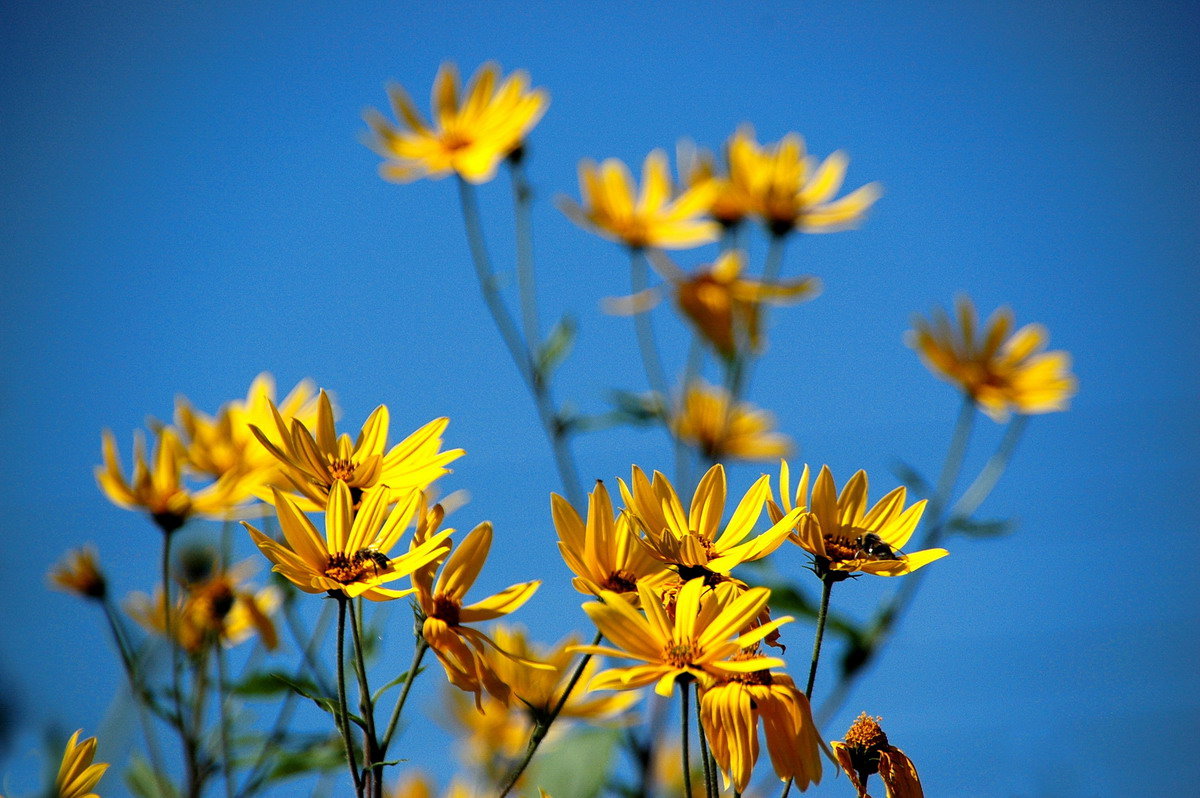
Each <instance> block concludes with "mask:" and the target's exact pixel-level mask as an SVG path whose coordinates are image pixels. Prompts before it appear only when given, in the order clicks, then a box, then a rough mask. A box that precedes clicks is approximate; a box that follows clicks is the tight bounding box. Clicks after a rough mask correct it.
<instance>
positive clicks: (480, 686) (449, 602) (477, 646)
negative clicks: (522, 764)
mask: <svg viewBox="0 0 1200 798" xmlns="http://www.w3.org/2000/svg"><path fill="white" fill-rule="evenodd" d="M438 520H440V519H438V518H434V519H432V520H431V523H430V525H429V526H427V527H426V529H424V530H422V529H420V528H419V529H418V532H417V534H416V535H415V536H414V538H413V544H414V545H416V544H417V543H419V542H420V541H421V540H422V539H423V537H424V536H425V535H427V534H431V532H432V528H435V527H436V522H437V521H438ZM491 547H492V525H491V524H489V523H487V522H484V523H482V524H480V525H479V526H477V527H475V528H474V529H473V530H471V533H470V534H469V535H467V536H466V537H465V538H463V541H462V543H460V544H459V546H458V548H457V549H455V550H454V552H453V553H452V554H451V555H450V557H449V559H448V560H446V563H445V565H443V566H442V570H441V573H440V574H439V575H438V578H437V582H436V583H435V582H434V581H433V573H434V570H435V569H436V562H432V561H431V562H430V563H429V564H427V565H426V567H424V568H422V569H420V570H418V571H417V572H415V573H414V574H413V585H414V587H415V589H416V592H417V601H418V603H419V604H420V606H421V612H422V614H423V615H424V616H425V620H424V621H423V623H422V625H421V634H422V636H423V637H424V638H425V642H426V643H428V644H429V647H430V648H432V649H433V652H434V653H435V654H436V655H437V658H438V660H439V661H440V662H441V663H442V667H443V668H445V670H446V677H447V678H448V679H449V680H450V683H451V684H453V685H454V686H455V687H457V688H458V689H460V690H464V691H466V692H470V693H474V694H475V705H476V707H477V708H478V709H480V711H482V705H481V703H480V691H481V690H487V691H488V693H489V694H491V695H492V696H493V697H494V698H496V699H497V700H499V701H500V702H501V703H504V704H507V703H508V701H509V697H510V693H511V689H510V687H509V686H508V685H507V684H505V683H504V682H503V681H502V680H501V679H500V678H499V677H498V676H497V675H496V671H495V669H494V668H493V667H492V664H491V661H490V660H489V658H488V656H487V654H488V652H487V649H488V648H492V649H495V650H496V651H499V652H500V653H501V654H505V653H507V652H505V651H503V649H501V648H500V647H499V646H497V644H496V642H495V641H494V640H492V639H491V638H490V637H488V636H487V635H486V634H484V633H483V632H481V631H479V630H478V629H474V628H472V627H470V626H467V625H466V624H469V623H478V622H480V621H490V620H494V619H496V618H500V617H503V616H505V615H508V614H509V613H510V612H513V611H514V610H516V609H517V608H518V607H520V606H521V605H522V604H524V603H525V602H526V601H528V600H529V599H530V597H532V596H533V594H534V593H535V592H536V591H537V589H538V587H539V586H540V585H541V582H539V581H533V582H520V583H518V584H515V585H510V586H509V587H507V588H505V589H504V590H501V591H500V592H499V593H496V594H495V595H493V596H489V597H488V598H486V599H483V600H482V601H477V602H475V603H473V604H468V605H466V606H463V602H464V601H465V600H466V594H467V591H468V590H470V588H471V586H472V585H473V584H475V579H476V578H477V577H478V576H479V572H480V571H481V570H482V569H483V564H484V562H485V561H486V560H487V555H488V551H490V550H491ZM510 656H511V655H510ZM528 664H530V665H532V666H534V667H547V666H542V665H540V664H539V663H532V662H529V663H528Z"/></svg>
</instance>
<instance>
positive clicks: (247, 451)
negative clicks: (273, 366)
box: [175, 372, 317, 479]
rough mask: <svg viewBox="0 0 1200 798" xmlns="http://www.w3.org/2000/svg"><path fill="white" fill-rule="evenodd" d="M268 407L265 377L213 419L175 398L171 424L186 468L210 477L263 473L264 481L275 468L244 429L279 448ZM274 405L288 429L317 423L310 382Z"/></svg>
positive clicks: (270, 397)
mask: <svg viewBox="0 0 1200 798" xmlns="http://www.w3.org/2000/svg"><path fill="white" fill-rule="evenodd" d="M274 402H275V380H274V378H273V377H272V376H271V375H270V374H268V373H266V372H263V373H262V374H259V375H258V376H257V377H255V378H254V381H253V382H252V383H250V390H249V391H248V392H247V393H246V398H245V399H244V400H242V399H238V400H234V401H232V402H228V403H226V404H225V405H224V406H222V407H221V409H220V411H219V412H218V413H217V415H216V417H215V418H214V417H212V416H209V415H206V414H204V413H202V412H200V411H198V410H196V409H195V408H194V407H192V405H191V403H190V402H189V401H188V400H187V398H186V397H182V396H181V397H179V398H177V399H176V400H175V423H176V425H177V426H178V427H179V429H180V431H181V432H182V434H183V439H184V441H186V444H185V451H186V453H187V464H188V466H190V467H191V468H192V469H194V470H196V471H198V472H200V473H202V474H207V475H209V476H212V477H213V478H220V477H222V476H224V475H225V474H228V473H231V472H243V473H248V472H260V473H261V472H267V473H262V474H261V478H262V479H268V478H269V477H270V475H272V474H273V473H274V472H275V471H276V469H277V467H278V463H277V461H276V460H275V457H274V456H273V455H272V454H271V452H270V451H269V450H268V449H267V448H266V447H265V446H263V445H262V444H261V443H260V442H259V440H258V439H257V438H256V437H255V435H254V433H253V432H252V431H251V429H250V426H251V425H254V426H257V427H258V428H259V429H260V430H261V431H262V432H263V433H264V434H266V435H268V436H269V438H270V440H271V442H272V443H273V444H275V445H276V446H282V445H283V440H284V439H283V438H282V437H279V435H278V431H277V430H276V429H275V422H274V414H273V412H272V410H271V407H272V405H273V404H274ZM275 406H276V407H277V409H278V412H279V414H280V416H282V417H283V419H284V421H285V422H287V423H289V424H290V423H291V420H292V419H294V418H295V419H299V420H300V421H301V422H302V423H304V424H306V425H309V426H311V425H313V424H314V423H315V422H316V420H317V397H316V388H315V386H314V385H313V383H312V381H311V380H302V381H300V382H299V383H297V384H296V387H295V388H293V389H292V390H291V391H290V392H289V393H288V395H287V396H286V397H284V399H283V401H281V402H279V403H278V405H275Z"/></svg>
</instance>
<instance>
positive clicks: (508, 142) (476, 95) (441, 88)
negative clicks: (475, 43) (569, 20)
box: [366, 62, 550, 183]
mask: <svg viewBox="0 0 1200 798" xmlns="http://www.w3.org/2000/svg"><path fill="white" fill-rule="evenodd" d="M499 80H500V67H499V65H498V64H495V63H491V62H489V63H486V64H484V65H483V66H481V67H480V68H479V69H478V70H477V71H476V72H475V74H474V75H473V76H472V77H471V82H470V83H469V84H468V85H467V88H466V91H465V92H464V93H463V99H462V100H461V102H460V100H459V93H458V85H459V81H458V68H457V67H455V65H454V64H451V63H445V64H442V67H441V69H439V70H438V73H437V77H436V78H434V81H433V99H432V109H433V124H432V125H431V124H429V123H427V122H426V121H425V120H424V119H423V118H422V117H421V115H420V114H419V113H418V112H417V109H416V107H415V106H414V105H413V102H412V100H410V99H409V97H408V94H407V93H406V92H405V91H404V89H403V88H401V87H400V86H398V85H394V84H393V85H391V86H389V87H388V95H389V96H390V97H391V101H392V108H393V110H394V111H395V114H396V118H397V119H398V120H400V124H399V125H393V124H392V123H391V122H389V121H388V120H387V119H386V118H385V117H384V116H383V114H381V113H379V112H378V111H376V110H374V109H371V110H370V111H368V112H367V114H366V120H367V124H368V125H369V126H370V128H371V134H372V136H371V138H370V139H369V140H368V142H367V145H368V146H369V147H371V149H373V150H375V152H377V153H379V154H380V155H382V156H383V157H384V158H386V159H387V160H386V161H385V162H384V163H383V164H382V165H381V166H380V167H379V171H380V173H381V174H382V175H383V176H384V177H385V178H386V179H388V180H395V181H397V182H400V183H408V182H410V181H413V180H416V179H418V178H422V177H432V178H441V177H445V176H446V175H448V174H450V173H452V172H453V173H456V174H458V175H459V176H460V177H462V178H463V179H464V180H467V181H469V182H471V183H486V182H487V181H489V180H491V179H492V177H493V176H494V175H495V173H496V166H497V165H498V164H499V163H500V161H502V160H503V159H504V158H506V157H507V156H508V155H509V154H510V153H512V152H513V151H514V150H517V149H518V148H519V147H520V146H521V144H522V142H523V140H524V139H525V136H526V135H527V134H528V133H529V131H530V130H532V129H533V126H534V125H536V124H537V123H538V120H540V119H541V118H542V114H544V113H545V112H546V106H547V105H548V104H549V102H550V98H549V95H548V94H547V93H546V91H545V90H544V89H533V90H530V89H529V75H527V74H526V73H525V72H523V71H520V70H518V71H517V72H514V73H512V74H511V75H509V76H508V77H507V78H505V79H504V80H503V82H501V83H500V85H499V86H497V85H496V84H497V82H498V81H499Z"/></svg>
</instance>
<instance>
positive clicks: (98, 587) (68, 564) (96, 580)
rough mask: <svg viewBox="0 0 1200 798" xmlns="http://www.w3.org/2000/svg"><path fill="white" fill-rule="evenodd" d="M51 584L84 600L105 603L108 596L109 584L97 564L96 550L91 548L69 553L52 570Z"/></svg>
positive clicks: (87, 547)
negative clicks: (88, 599)
mask: <svg viewBox="0 0 1200 798" xmlns="http://www.w3.org/2000/svg"><path fill="white" fill-rule="evenodd" d="M50 584H51V585H52V586H54V587H56V588H58V589H59V590H65V591H66V592H68V593H75V594H76V595H79V596H83V597H84V598H90V599H96V600H97V601H103V600H104V598H105V596H107V595H108V582H107V581H106V580H105V579H104V572H103V571H101V570H100V564H99V563H98V562H96V550H95V549H94V548H92V547H91V546H86V547H84V548H82V549H72V550H71V551H68V552H67V553H66V554H65V555H64V556H63V559H62V561H61V562H59V564H58V565H56V566H55V567H54V568H52V569H51V570H50Z"/></svg>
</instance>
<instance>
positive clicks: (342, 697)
mask: <svg viewBox="0 0 1200 798" xmlns="http://www.w3.org/2000/svg"><path fill="white" fill-rule="evenodd" d="M334 598H335V599H336V601H337V603H338V630H337V687H338V725H340V726H341V731H342V742H344V743H345V744H346V763H347V764H348V765H349V766H350V777H351V778H352V779H353V780H354V793H355V794H356V795H358V796H359V798H362V794H363V788H362V781H360V780H359V778H358V764H357V763H356V762H355V761H354V759H355V758H354V741H353V740H352V739H351V737H350V714H349V713H350V709H349V705H348V704H347V703H346V601H347V599H346V597H345V596H344V595H340V594H339V595H337V596H335V597H334Z"/></svg>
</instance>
